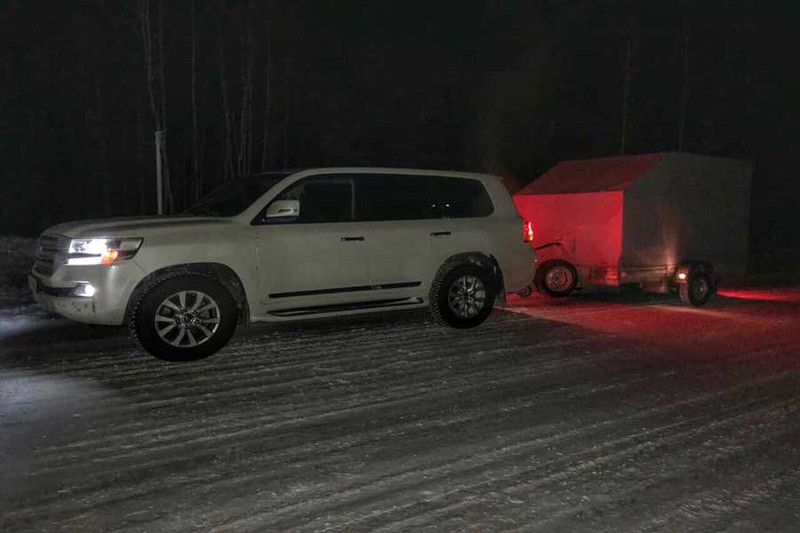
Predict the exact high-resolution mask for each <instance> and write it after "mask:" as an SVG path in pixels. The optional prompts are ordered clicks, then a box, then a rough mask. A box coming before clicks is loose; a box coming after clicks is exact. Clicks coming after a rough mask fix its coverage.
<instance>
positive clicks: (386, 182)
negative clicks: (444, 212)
mask: <svg viewBox="0 0 800 533" xmlns="http://www.w3.org/2000/svg"><path fill="white" fill-rule="evenodd" d="M354 179H355V182H356V217H357V219H358V220H361V221H365V222H366V221H379V220H419V219H430V218H439V215H438V214H437V213H436V212H435V206H434V205H433V201H432V199H433V196H432V194H431V191H432V184H431V182H432V181H433V180H432V179H431V178H426V177H425V176H394V175H387V174H377V175H369V174H362V175H358V176H355V177H354Z"/></svg>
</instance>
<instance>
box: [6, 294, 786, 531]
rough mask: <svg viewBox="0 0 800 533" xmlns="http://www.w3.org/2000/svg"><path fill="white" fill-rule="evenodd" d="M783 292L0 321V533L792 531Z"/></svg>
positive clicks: (17, 317)
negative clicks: (177, 349) (139, 335)
mask: <svg viewBox="0 0 800 533" xmlns="http://www.w3.org/2000/svg"><path fill="white" fill-rule="evenodd" d="M798 326H800V290H799V289H772V290H769V289H761V290H759V291H749V290H739V291H737V290H730V291H729V292H727V293H724V295H722V296H719V297H717V298H716V300H715V301H714V302H713V303H712V304H711V305H710V306H708V307H706V308H702V309H690V308H685V307H681V306H680V305H678V303H677V302H676V300H675V299H674V298H668V297H662V296H650V295H643V294H636V293H631V294H627V293H622V294H594V295H592V294H583V295H578V296H576V297H571V298H565V299H561V300H548V299H544V298H542V297H538V296H537V297H534V298H531V299H527V300H520V299H514V300H512V302H511V304H510V308H509V310H506V311H498V312H496V313H494V315H493V316H492V317H491V318H490V320H489V321H488V322H487V323H486V324H484V325H483V326H481V327H479V328H477V329H474V330H467V331H459V330H454V329H444V328H439V327H436V326H434V325H433V324H432V323H430V321H429V320H428V319H427V316H426V315H424V314H416V313H411V314H387V315H382V316H372V317H366V318H360V319H355V320H352V319H351V320H339V321H322V322H308V323H304V324H297V325H283V326H278V327H276V326H256V327H251V328H247V329H241V330H240V331H239V333H238V334H237V336H236V337H234V339H233V342H232V343H231V344H230V345H229V346H228V347H227V348H225V349H224V350H223V351H222V352H220V353H219V354H217V355H216V356H214V357H212V358H210V359H207V360H205V361H201V362H197V363H191V364H169V363H164V362H161V361H158V360H156V359H154V358H152V357H150V356H147V355H145V354H144V353H142V352H141V351H140V350H138V349H136V347H135V346H134V345H133V344H132V342H131V341H130V340H129V339H128V337H127V334H126V332H125V331H124V330H121V329H117V328H105V327H89V326H82V325H78V324H72V323H69V322H67V321H64V320H60V319H53V318H47V317H43V316H40V315H38V316H31V315H25V314H16V315H14V316H0V368H1V369H2V370H0V531H3V532H6V533H10V532H16V531H80V532H86V531H131V532H133V531H152V532H173V531H174V532H178V531H198V530H201V531H288V530H291V531H378V530H380V531H415V532H416V531H465V530H467V531H497V530H507V529H511V530H525V531H546V532H551V531H600V532H602V531H609V532H611V531H614V532H616V531H637V532H638V531H668V532H674V531H690V530H691V531H720V530H735V531H796V530H797V528H798V527H799V526H800V505H798V502H800V468H799V467H800V450H799V449H798V443H799V442H800V327H798Z"/></svg>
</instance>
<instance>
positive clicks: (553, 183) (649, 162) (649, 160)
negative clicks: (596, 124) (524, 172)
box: [516, 153, 667, 194]
mask: <svg viewBox="0 0 800 533" xmlns="http://www.w3.org/2000/svg"><path fill="white" fill-rule="evenodd" d="M666 155H667V154H666V153H653V154H641V155H623V156H616V157H601V158H597V159H576V160H574V161H562V162H560V163H558V164H557V165H556V166H554V167H553V168H551V169H550V170H548V171H547V172H545V173H544V174H542V176H541V177H539V178H538V179H536V180H534V181H532V182H531V183H529V184H528V185H526V186H525V187H523V188H522V190H520V191H518V192H517V193H516V194H569V193H581V192H602V191H622V190H625V189H627V188H628V187H629V186H631V185H632V184H633V183H634V182H635V181H636V180H638V179H639V178H641V177H642V176H644V175H645V174H646V173H647V172H649V171H650V169H651V168H653V166H655V164H656V163H658V162H659V161H661V159H663V158H664V156H666Z"/></svg>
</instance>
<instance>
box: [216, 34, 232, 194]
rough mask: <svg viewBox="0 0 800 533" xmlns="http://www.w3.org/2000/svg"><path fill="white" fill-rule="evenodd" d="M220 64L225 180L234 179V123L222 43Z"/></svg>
mask: <svg viewBox="0 0 800 533" xmlns="http://www.w3.org/2000/svg"><path fill="white" fill-rule="evenodd" d="M217 59H218V62H219V85H220V92H221V93H222V111H223V116H222V118H223V132H222V144H223V154H222V168H223V177H224V179H226V180H228V179H232V178H233V177H234V169H233V123H232V120H231V106H230V101H229V96H228V82H227V78H226V77H225V52H224V51H223V48H222V43H220V45H219V54H218V55H217Z"/></svg>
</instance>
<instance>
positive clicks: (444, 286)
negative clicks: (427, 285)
mask: <svg viewBox="0 0 800 533" xmlns="http://www.w3.org/2000/svg"><path fill="white" fill-rule="evenodd" d="M465 278H476V279H477V280H479V281H480V284H482V286H483V291H484V295H483V302H482V304H481V305H480V308H479V309H478V310H477V313H476V314H474V316H469V317H462V316H458V314H456V312H454V311H453V309H452V307H451V304H450V297H451V292H452V289H453V286H454V284H455V283H456V282H459V281H461V280H464V279H465ZM496 296H497V281H496V280H495V277H494V275H493V274H492V272H490V271H489V270H488V269H486V268H484V267H481V266H478V265H475V264H472V263H453V264H451V265H445V266H444V267H442V268H441V269H440V270H439V272H438V274H437V275H436V278H435V279H434V280H433V283H432V284H431V291H430V296H429V301H430V309H431V315H432V316H433V320H434V322H436V323H437V324H439V325H441V326H449V327H451V328H457V329H469V328H474V327H476V326H479V325H480V324H482V323H483V322H484V321H485V320H486V319H487V318H488V317H489V315H490V314H491V312H492V308H493V307H494V301H495V298H496Z"/></svg>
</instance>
